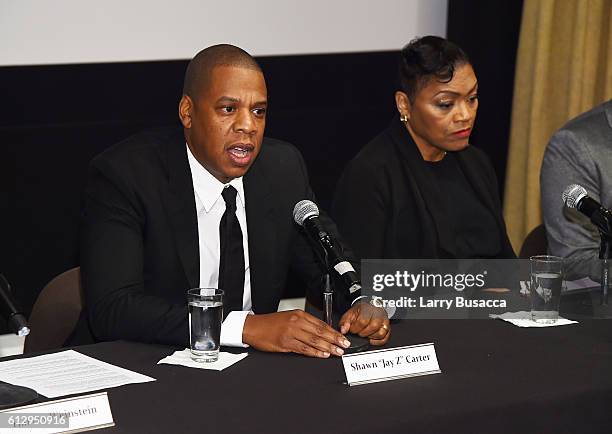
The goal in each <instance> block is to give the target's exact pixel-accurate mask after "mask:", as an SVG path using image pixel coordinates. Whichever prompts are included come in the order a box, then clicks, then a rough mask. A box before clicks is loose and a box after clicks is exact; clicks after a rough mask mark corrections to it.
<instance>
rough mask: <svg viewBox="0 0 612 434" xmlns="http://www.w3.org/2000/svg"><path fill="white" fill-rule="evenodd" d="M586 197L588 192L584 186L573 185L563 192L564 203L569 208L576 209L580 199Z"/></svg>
mask: <svg viewBox="0 0 612 434" xmlns="http://www.w3.org/2000/svg"><path fill="white" fill-rule="evenodd" d="M585 196H587V191H586V189H585V188H584V187H583V186H581V185H578V184H572V185H569V186H568V187H567V188H566V189H565V191H564V192H563V203H565V206H566V207H568V208H576V206H577V205H578V202H580V199H582V198H583V197H585Z"/></svg>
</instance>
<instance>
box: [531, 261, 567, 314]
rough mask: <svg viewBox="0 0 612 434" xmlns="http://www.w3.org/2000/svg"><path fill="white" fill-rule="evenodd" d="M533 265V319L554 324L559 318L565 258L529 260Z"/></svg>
mask: <svg viewBox="0 0 612 434" xmlns="http://www.w3.org/2000/svg"><path fill="white" fill-rule="evenodd" d="M529 262H530V264H531V291H530V295H531V319H532V320H533V321H535V322H538V323H544V324H552V323H555V322H556V321H557V319H558V318H559V302H560V301H561V288H562V286H563V258H560V257H558V256H549V255H540V256H532V257H531V258H529Z"/></svg>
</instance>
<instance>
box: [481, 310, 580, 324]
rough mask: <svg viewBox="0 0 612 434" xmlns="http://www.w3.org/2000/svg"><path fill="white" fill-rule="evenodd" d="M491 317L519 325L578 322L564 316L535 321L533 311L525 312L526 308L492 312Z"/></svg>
mask: <svg viewBox="0 0 612 434" xmlns="http://www.w3.org/2000/svg"><path fill="white" fill-rule="evenodd" d="M489 317H490V318H496V319H501V320H504V321H507V322H509V323H510V324H514V325H515V326H517V327H556V326H563V325H568V324H578V321H574V320H571V319H567V318H563V317H559V318H557V321H555V322H554V323H550V324H547V323H539V322H535V321H532V320H531V312H525V311H524V310H522V311H520V312H506V313H503V314H501V315H495V314H490V315H489Z"/></svg>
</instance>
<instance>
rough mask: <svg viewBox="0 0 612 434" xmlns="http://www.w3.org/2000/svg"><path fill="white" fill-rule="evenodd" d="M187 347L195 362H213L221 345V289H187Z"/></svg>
mask: <svg viewBox="0 0 612 434" xmlns="http://www.w3.org/2000/svg"><path fill="white" fill-rule="evenodd" d="M187 306H188V308H189V349H190V350H191V358H192V359H193V360H195V361H196V362H215V361H216V360H217V359H218V358H219V347H220V345H221V323H222V322H223V291H222V290H220V289H217V288H193V289H190V290H189V291H187Z"/></svg>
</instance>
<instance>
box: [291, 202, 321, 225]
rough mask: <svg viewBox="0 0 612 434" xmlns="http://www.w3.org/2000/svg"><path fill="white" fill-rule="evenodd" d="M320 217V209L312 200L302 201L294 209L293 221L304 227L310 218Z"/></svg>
mask: <svg viewBox="0 0 612 434" xmlns="http://www.w3.org/2000/svg"><path fill="white" fill-rule="evenodd" d="M318 216H319V207H318V206H317V205H316V204H315V203H314V202H313V201H311V200H307V199H304V200H300V201H299V202H298V203H296V204H295V206H294V207H293V220H295V222H296V223H297V224H298V225H300V226H303V225H304V221H305V220H306V219H308V218H310V217H318Z"/></svg>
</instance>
